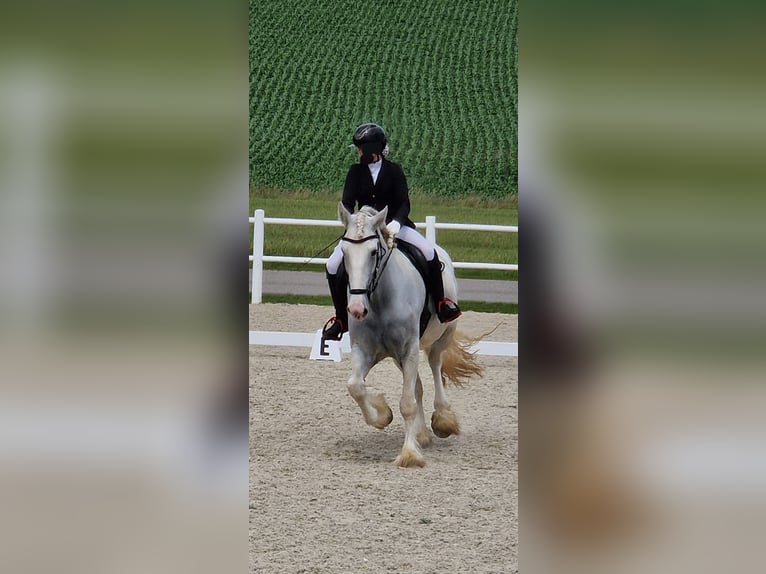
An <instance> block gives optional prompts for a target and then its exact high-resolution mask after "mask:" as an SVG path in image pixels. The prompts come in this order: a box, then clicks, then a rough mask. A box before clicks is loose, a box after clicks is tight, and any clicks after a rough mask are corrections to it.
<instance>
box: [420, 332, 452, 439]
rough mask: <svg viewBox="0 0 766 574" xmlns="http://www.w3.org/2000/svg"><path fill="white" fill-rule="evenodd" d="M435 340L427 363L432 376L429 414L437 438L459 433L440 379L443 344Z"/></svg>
mask: <svg viewBox="0 0 766 574" xmlns="http://www.w3.org/2000/svg"><path fill="white" fill-rule="evenodd" d="M441 341H442V340H441V339H440V340H439V341H437V342H436V343H435V344H434V345H433V346H432V347H431V350H430V351H429V353H428V364H429V366H430V367H431V373H432V374H433V377H434V412H433V414H432V415H431V429H432V430H433V431H434V434H435V435H436V436H438V437H439V438H447V437H448V436H450V435H453V434H460V423H459V422H458V419H457V415H456V414H455V412H454V411H453V410H452V407H451V406H450V404H449V400H448V399H447V392H446V390H445V389H444V380H443V379H442V351H443V350H444V346H443V345H440V343H441Z"/></svg>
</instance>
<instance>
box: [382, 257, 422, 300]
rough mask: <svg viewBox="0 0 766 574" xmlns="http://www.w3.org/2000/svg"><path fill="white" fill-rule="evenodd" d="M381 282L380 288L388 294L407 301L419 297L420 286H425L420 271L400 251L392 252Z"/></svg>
mask: <svg viewBox="0 0 766 574" xmlns="http://www.w3.org/2000/svg"><path fill="white" fill-rule="evenodd" d="M380 282H381V285H380V287H379V288H383V289H385V290H386V292H387V293H393V294H394V295H395V296H396V297H399V298H401V297H407V299H411V298H413V297H415V296H416V295H419V294H420V293H421V290H420V289H418V286H423V280H422V279H421V277H420V273H418V270H417V269H415V267H414V266H413V265H412V263H410V260H409V259H408V258H407V256H406V255H405V254H404V253H402V252H401V251H399V250H398V249H394V250H393V251H392V252H391V256H390V258H389V260H388V264H387V265H386V268H385V270H384V271H383V274H382V275H381V278H380ZM423 292H424V291H423ZM420 304H421V305H422V296H421V297H420Z"/></svg>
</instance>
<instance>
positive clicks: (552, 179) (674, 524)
mask: <svg viewBox="0 0 766 574" xmlns="http://www.w3.org/2000/svg"><path fill="white" fill-rule="evenodd" d="M520 10H521V14H520V35H519V77H520V80H521V81H520V93H519V110H520V111H519V133H520V135H519V166H520V168H519V181H520V184H519V188H520V199H519V206H520V207H519V219H520V230H521V234H520V241H519V259H520V265H521V268H522V269H523V270H524V272H523V274H522V275H521V276H520V285H519V287H520V289H519V290H520V295H519V304H520V309H521V311H520V323H519V324H520V333H519V341H520V349H521V356H520V361H519V381H520V437H521V442H520V457H519V467H520V477H519V483H520V490H519V491H520V571H521V572H523V573H525V574H528V573H535V572H569V573H573V572H587V573H590V574H594V573H598V572H605V573H610V574H615V573H621V572H674V573H675V572H683V573H686V572H701V571H738V572H745V571H756V570H759V569H760V568H761V566H760V560H759V558H758V556H759V555H760V548H759V546H760V543H759V542H758V536H757V535H756V534H755V532H759V531H762V530H761V529H762V528H763V526H764V522H766V500H765V499H764V496H763V493H764V492H766V490H765V487H766V448H765V447H764V444H766V442H765V441H764V438H766V428H765V425H764V420H766V419H764V417H763V416H762V411H763V408H762V407H763V405H764V404H766V403H765V402H764V398H766V396H764V395H765V394H766V389H764V387H763V381H764V375H765V374H766V372H765V371H766V369H764V353H763V349H764V342H766V305H764V297H763V294H764V293H766V266H764V261H765V260H764V253H766V249H765V248H766V241H765V240H766V231H765V230H766V227H765V226H764V225H763V219H764V213H766V210H765V209H764V207H766V206H765V205H764V195H763V190H764V189H765V188H766V186H765V185H764V184H765V183H766V162H764V161H763V155H764V150H765V149H766V113H765V112H766V109H764V106H765V104H764V102H766V76H764V74H763V73H762V71H763V63H764V62H763V58H764V54H766V49H765V48H766V40H765V39H764V38H765V37H764V35H763V33H762V30H763V25H764V15H765V12H766V10H764V5H763V4H758V3H754V2H750V3H748V2H733V3H732V2H730V3H719V2H694V3H691V2H651V1H650V2H643V3H640V4H636V3H626V2H617V3H615V2H603V1H585V2H578V3H567V2H555V1H550V0H548V1H544V2H530V3H522V4H521V7H520Z"/></svg>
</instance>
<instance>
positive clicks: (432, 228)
mask: <svg viewBox="0 0 766 574" xmlns="http://www.w3.org/2000/svg"><path fill="white" fill-rule="evenodd" d="M426 239H427V240H428V241H430V242H431V243H433V244H434V245H436V216H435V215H426Z"/></svg>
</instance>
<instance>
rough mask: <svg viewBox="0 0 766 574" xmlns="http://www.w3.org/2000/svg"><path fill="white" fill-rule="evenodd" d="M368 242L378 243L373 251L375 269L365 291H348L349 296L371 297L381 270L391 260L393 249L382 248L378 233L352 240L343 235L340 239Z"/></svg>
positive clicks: (381, 272)
mask: <svg viewBox="0 0 766 574" xmlns="http://www.w3.org/2000/svg"><path fill="white" fill-rule="evenodd" d="M370 240H376V241H377V242H378V247H377V250H376V251H375V267H374V268H373V270H372V274H371V275H370V280H369V282H368V283H367V287H366V288H365V289H350V290H349V293H351V295H367V296H368V297H370V296H372V294H373V293H374V292H375V289H377V287H378V282H379V281H380V276H381V275H383V270H384V269H385V268H386V265H388V260H389V259H390V258H391V252H393V250H394V247H393V246H392V247H391V249H386V248H385V247H384V245H385V241H384V240H383V238H382V237H381V235H380V232H378V233H376V234H373V235H367V236H366V237H362V238H360V239H352V238H351V237H346V236H345V235H344V236H343V237H341V241H347V242H348V243H364V242H365V241H370ZM394 241H395V240H394Z"/></svg>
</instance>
